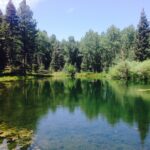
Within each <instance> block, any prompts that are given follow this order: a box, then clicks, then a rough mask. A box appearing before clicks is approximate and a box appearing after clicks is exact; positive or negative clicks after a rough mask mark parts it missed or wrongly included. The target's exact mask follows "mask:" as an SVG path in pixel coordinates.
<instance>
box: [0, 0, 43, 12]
mask: <svg viewBox="0 0 150 150" xmlns="http://www.w3.org/2000/svg"><path fill="white" fill-rule="evenodd" d="M8 1H9V0H0V8H1V9H2V10H3V11H4V10H5V8H6V5H7V3H8ZM12 1H13V3H14V4H15V6H16V7H18V6H19V3H20V2H21V1H22V0H12ZM40 1H42V0H27V4H28V5H30V6H31V7H34V6H36V5H37V4H38V3H39V2H40Z"/></svg>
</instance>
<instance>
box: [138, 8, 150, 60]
mask: <svg viewBox="0 0 150 150" xmlns="http://www.w3.org/2000/svg"><path fill="white" fill-rule="evenodd" d="M149 31H150V28H149V22H148V20H147V18H146V14H145V11H144V9H143V10H142V13H141V18H140V22H139V25H138V31H137V39H136V50H135V56H136V60H139V61H143V60H146V59H148V58H150V44H149Z"/></svg>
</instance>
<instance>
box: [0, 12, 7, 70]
mask: <svg viewBox="0 0 150 150" xmlns="http://www.w3.org/2000/svg"><path fill="white" fill-rule="evenodd" d="M6 31H7V25H6V23H5V21H4V16H3V13H2V11H1V10H0V72H1V71H3V70H4V68H5V66H6V63H7V57H6V56H7V53H6V42H5V35H6Z"/></svg>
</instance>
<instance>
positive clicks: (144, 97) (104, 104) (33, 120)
mask: <svg viewBox="0 0 150 150" xmlns="http://www.w3.org/2000/svg"><path fill="white" fill-rule="evenodd" d="M141 88H142V89H144V88H146V89H147V88H149V86H148V85H122V84H118V83H115V82H106V81H100V80H82V81H81V80H67V79H66V80H31V81H20V82H16V83H7V84H6V83H5V84H0V123H5V124H8V125H11V126H12V127H15V128H18V129H22V128H23V129H27V130H33V131H34V132H36V131H37V130H38V129H37V128H38V125H39V121H40V120H42V119H43V116H45V115H47V114H49V111H50V112H52V114H51V118H52V117H53V113H57V112H59V111H60V108H64V109H65V110H66V109H67V110H68V111H69V114H74V115H76V113H77V110H78V109H79V110H80V113H77V114H78V115H82V114H81V112H82V113H84V115H85V116H86V118H87V119H88V120H89V121H90V122H95V123H96V121H97V120H98V119H99V117H101V118H104V119H106V120H107V123H108V124H109V125H111V127H112V128H115V126H117V125H118V123H120V122H123V123H126V124H128V125H129V126H131V127H133V128H137V130H138V132H139V135H140V139H141V144H142V145H144V143H145V140H146V137H148V132H149V125H150V101H149V100H150V93H149V92H140V91H139V90H138V89H141ZM61 113H62V114H63V113H64V111H63V110H61ZM64 114H65V113H64ZM48 117H49V116H48ZM62 117H63V115H62ZM78 117H79V120H80V116H78ZM80 121H81V120H80ZM74 123H75V122H74ZM84 123H87V122H84ZM56 124H57V122H56ZM135 125H137V127H136V126H135ZM72 126H73V124H72ZM135 130H136V129H135ZM82 132H85V131H84V130H82ZM124 132H125V131H124ZM45 134H46V133H45ZM118 135H119V134H118ZM112 136H113V135H112ZM127 136H129V135H127ZM0 137H1V136H0ZM89 140H90V139H89ZM146 144H147V145H148V146H150V143H149V142H147V143H146Z"/></svg>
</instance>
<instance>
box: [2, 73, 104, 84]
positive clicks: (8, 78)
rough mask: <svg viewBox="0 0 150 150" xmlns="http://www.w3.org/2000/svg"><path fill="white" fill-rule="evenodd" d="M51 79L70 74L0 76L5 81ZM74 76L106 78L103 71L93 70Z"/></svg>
mask: <svg viewBox="0 0 150 150" xmlns="http://www.w3.org/2000/svg"><path fill="white" fill-rule="evenodd" d="M50 77H52V78H53V79H63V78H70V75H69V74H67V73H65V72H53V73H51V74H37V73H32V74H28V75H27V76H14V75H3V76H0V82H7V81H17V80H24V79H35V78H50ZM75 78H77V79H103V78H106V74H105V73H93V72H81V73H76V75H75Z"/></svg>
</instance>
